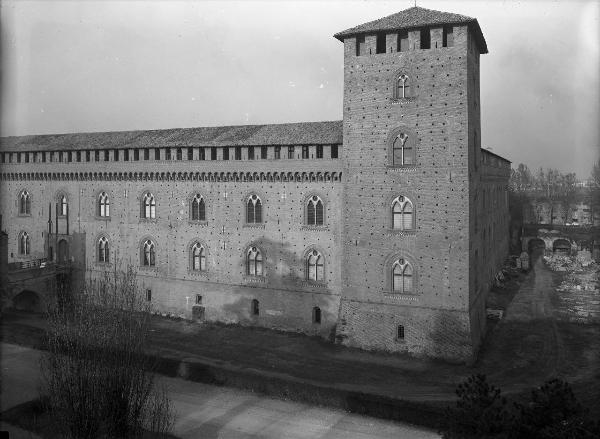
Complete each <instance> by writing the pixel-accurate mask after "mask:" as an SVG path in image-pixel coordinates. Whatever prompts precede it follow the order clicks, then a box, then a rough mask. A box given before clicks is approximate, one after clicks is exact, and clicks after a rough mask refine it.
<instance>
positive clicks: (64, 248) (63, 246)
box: [58, 239, 69, 264]
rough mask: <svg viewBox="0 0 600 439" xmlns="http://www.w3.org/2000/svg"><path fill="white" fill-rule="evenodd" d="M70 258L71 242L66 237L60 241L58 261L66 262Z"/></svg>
mask: <svg viewBox="0 0 600 439" xmlns="http://www.w3.org/2000/svg"><path fill="white" fill-rule="evenodd" d="M68 260H69V244H68V243H67V240H66V239H61V240H60V241H58V263H59V264H61V263H66V262H67V261H68Z"/></svg>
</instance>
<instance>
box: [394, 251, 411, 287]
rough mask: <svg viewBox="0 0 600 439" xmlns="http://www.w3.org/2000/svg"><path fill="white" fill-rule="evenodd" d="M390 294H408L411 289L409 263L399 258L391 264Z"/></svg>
mask: <svg viewBox="0 0 600 439" xmlns="http://www.w3.org/2000/svg"><path fill="white" fill-rule="evenodd" d="M391 275H392V292H394V293H401V294H410V293H412V292H413V291H414V287H413V268H412V265H411V264H410V262H408V261H407V260H406V259H404V258H399V259H396V260H395V261H394V263H393V264H392V273H391Z"/></svg>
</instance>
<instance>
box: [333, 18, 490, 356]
mask: <svg viewBox="0 0 600 439" xmlns="http://www.w3.org/2000/svg"><path fill="white" fill-rule="evenodd" d="M335 37H336V38H337V39H339V40H340V41H342V42H343V43H344V113H343V114H344V120H343V142H344V144H343V146H344V147H343V157H342V159H343V168H344V174H345V179H344V188H343V189H344V203H343V212H342V218H343V221H344V227H343V240H342V242H343V251H342V254H343V260H342V267H343V268H342V301H341V305H340V318H339V323H338V336H339V338H340V339H342V340H343V343H345V344H348V345H351V346H359V347H362V348H367V349H383V350H387V351H406V352H411V353H414V354H424V355H431V356H436V357H444V358H453V359H460V360H466V359H469V358H471V357H472V355H473V354H474V353H475V351H476V349H477V347H478V345H479V344H480V341H481V338H482V336H483V333H484V330H485V303H484V302H485V297H484V296H485V294H484V293H482V291H483V288H480V285H478V281H477V274H476V273H477V271H478V270H479V269H478V268H477V267H478V263H479V261H478V259H479V258H480V256H481V255H480V254H478V253H477V246H476V245H473V241H474V240H476V239H477V238H476V236H477V235H476V232H477V230H476V228H477V220H476V216H477V215H476V210H475V207H474V206H475V201H476V193H477V188H476V187H477V185H478V184H479V183H478V182H479V181H480V168H481V166H478V163H480V161H481V152H480V143H479V139H480V132H481V130H480V111H479V55H480V54H484V53H487V47H486V42H485V39H484V37H483V34H482V32H481V29H480V28H479V24H478V23H477V20H476V19H474V18H469V17H465V16H462V15H457V14H451V13H445V12H438V11H432V10H428V9H424V8H419V7H413V8H410V9H407V10H404V11H402V12H399V13H397V14H394V15H390V16H388V17H385V18H382V19H379V20H376V21H372V22H369V23H366V24H363V25H360V26H356V27H354V28H352V29H348V30H346V31H343V32H340V33H338V34H336V35H335ZM374 261H376V262H377V263H374ZM480 265H481V264H480Z"/></svg>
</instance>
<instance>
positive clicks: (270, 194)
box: [0, 7, 510, 360]
mask: <svg viewBox="0 0 600 439" xmlns="http://www.w3.org/2000/svg"><path fill="white" fill-rule="evenodd" d="M335 38H337V39H338V40H340V41H341V42H342V43H343V50H344V101H343V120H341V121H332V122H308V123H290V124H279V125H254V126H229V127H206V128H184V129H169V130H153V131H132V132H108V133H78V134H57V135H32V136H22V137H4V138H2V139H1V144H0V181H1V187H0V206H1V212H2V215H3V224H2V227H3V229H5V230H6V233H7V235H8V262H9V263H14V262H19V261H21V262H23V261H47V262H48V263H51V262H53V263H56V264H71V265H72V266H73V268H74V269H75V270H79V271H80V272H81V273H84V274H85V276H87V277H94V276H99V275H101V274H102V273H103V272H104V271H106V270H114V269H115V267H117V268H124V267H126V266H134V267H135V268H136V270H137V275H138V279H139V284H140V285H141V286H142V288H143V290H144V292H145V295H146V299H147V300H148V301H151V302H152V303H153V304H154V306H155V307H156V309H157V310H158V311H159V312H162V313H166V314H171V315H175V316H182V317H185V318H194V319H198V320H206V321H220V322H239V323H242V324H247V325H254V326H263V327H269V328H279V329H284V330H290V331H301V332H304V333H308V334H315V335H320V336H323V337H331V338H333V339H335V340H337V341H338V342H341V343H343V344H346V345H349V346H356V347H361V348H365V349H377V350H385V351H391V352H409V353H413V354H418V355H428V356H434V357H442V358H449V359H461V360H464V359H468V358H472V356H473V355H474V353H475V352H476V351H477V348H478V346H479V345H480V343H481V341H482V338H483V335H484V332H485V322H486V314H485V300H486V295H487V292H488V291H489V288H490V286H491V283H492V281H493V278H494V275H495V274H496V273H497V272H498V270H499V269H500V267H501V265H502V262H503V261H504V258H505V257H506V255H507V252H508V237H509V236H508V224H509V221H508V199H507V186H508V177H509V174H510V162H508V161H507V160H506V159H504V158H502V157H500V156H498V155H496V154H494V153H491V152H490V151H488V150H485V149H481V145H480V139H481V128H480V97H479V57H480V55H481V54H485V53H487V46H486V42H485V39H484V37H483V34H482V32H481V29H480V27H479V24H478V23H477V20H476V19H473V18H469V17H465V16H462V15H457V14H450V13H444V12H438V11H432V10H427V9H424V8H419V7H415V8H410V9H407V10H405V11H402V12H399V13H397V14H394V15H391V16H389V17H385V18H382V19H380V20H376V21H373V22H370V23H366V24H363V25H360V26H357V27H355V28H352V29H348V30H346V31H343V32H340V33H338V34H336V35H335ZM14 293H15V294H18V292H14ZM7 300H10V298H9V299H7Z"/></svg>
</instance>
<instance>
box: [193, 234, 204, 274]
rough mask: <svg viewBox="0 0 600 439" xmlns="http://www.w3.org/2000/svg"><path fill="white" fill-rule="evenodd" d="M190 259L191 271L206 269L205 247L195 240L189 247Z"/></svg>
mask: <svg viewBox="0 0 600 439" xmlns="http://www.w3.org/2000/svg"><path fill="white" fill-rule="evenodd" d="M190 259H191V269H192V270H193V271H206V248H204V246H203V245H202V244H200V243H199V242H197V241H196V242H195V243H194V244H193V245H192V247H191V249H190Z"/></svg>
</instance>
